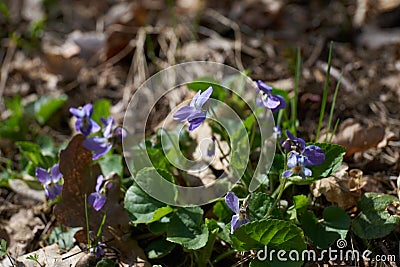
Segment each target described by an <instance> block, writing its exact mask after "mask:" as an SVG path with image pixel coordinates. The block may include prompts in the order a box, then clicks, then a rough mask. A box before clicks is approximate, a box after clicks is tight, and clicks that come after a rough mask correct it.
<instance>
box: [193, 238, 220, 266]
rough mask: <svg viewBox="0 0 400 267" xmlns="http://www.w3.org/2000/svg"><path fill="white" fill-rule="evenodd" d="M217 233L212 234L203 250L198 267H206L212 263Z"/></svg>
mask: <svg viewBox="0 0 400 267" xmlns="http://www.w3.org/2000/svg"><path fill="white" fill-rule="evenodd" d="M217 233H218V231H217V232H210V235H209V238H208V241H207V245H206V246H205V247H204V248H203V249H202V251H201V254H200V257H199V262H198V265H197V266H199V267H206V266H207V263H208V262H209V261H210V257H211V254H212V251H213V248H214V243H215V238H216V237H217Z"/></svg>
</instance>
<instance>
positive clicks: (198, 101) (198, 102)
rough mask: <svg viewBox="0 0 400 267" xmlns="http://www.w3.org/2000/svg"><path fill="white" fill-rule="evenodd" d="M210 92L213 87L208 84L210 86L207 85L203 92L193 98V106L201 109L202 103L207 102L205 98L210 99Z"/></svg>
mask: <svg viewBox="0 0 400 267" xmlns="http://www.w3.org/2000/svg"><path fill="white" fill-rule="evenodd" d="M212 92H213V88H212V87H211V86H210V87H208V89H207V90H205V91H204V92H203V93H201V94H200V95H199V96H198V97H197V99H196V100H195V103H194V105H195V107H196V108H198V109H201V108H202V107H203V105H204V104H205V103H206V102H207V100H208V99H210V96H211V94H212ZM193 99H194V98H193Z"/></svg>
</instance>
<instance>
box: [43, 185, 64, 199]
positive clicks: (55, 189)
mask: <svg viewBox="0 0 400 267" xmlns="http://www.w3.org/2000/svg"><path fill="white" fill-rule="evenodd" d="M44 191H45V194H46V196H47V197H48V198H49V199H55V198H56V197H57V196H58V195H59V194H61V192H62V185H60V184H50V185H46V186H45V187H44Z"/></svg>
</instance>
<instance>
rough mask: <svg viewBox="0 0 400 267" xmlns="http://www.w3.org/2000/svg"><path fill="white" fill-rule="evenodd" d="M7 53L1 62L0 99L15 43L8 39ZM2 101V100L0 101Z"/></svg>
mask: <svg viewBox="0 0 400 267" xmlns="http://www.w3.org/2000/svg"><path fill="white" fill-rule="evenodd" d="M8 43H9V46H8V49H7V53H6V55H5V57H4V60H3V64H2V65H1V70H0V101H1V99H2V98H3V94H4V89H5V88H6V81H7V79H8V73H9V71H10V62H11V60H12V58H13V56H14V53H15V48H16V45H15V43H14V42H12V41H9V42H8ZM1 102H2V101H1Z"/></svg>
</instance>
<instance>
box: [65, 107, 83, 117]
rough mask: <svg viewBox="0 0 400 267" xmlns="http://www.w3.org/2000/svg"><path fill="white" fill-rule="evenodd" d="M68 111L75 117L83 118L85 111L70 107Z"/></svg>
mask: <svg viewBox="0 0 400 267" xmlns="http://www.w3.org/2000/svg"><path fill="white" fill-rule="evenodd" d="M69 112H70V113H71V114H72V115H74V116H75V117H77V118H83V117H84V116H85V112H84V111H83V110H82V109H81V108H70V109H69Z"/></svg>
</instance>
